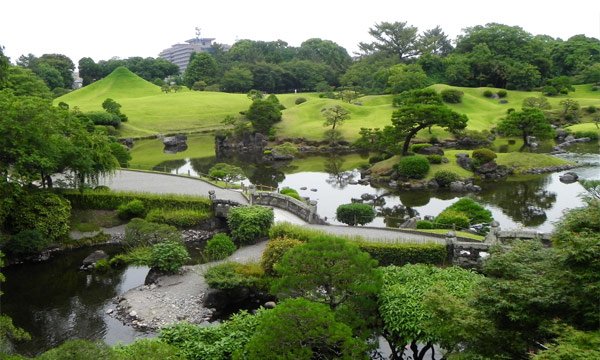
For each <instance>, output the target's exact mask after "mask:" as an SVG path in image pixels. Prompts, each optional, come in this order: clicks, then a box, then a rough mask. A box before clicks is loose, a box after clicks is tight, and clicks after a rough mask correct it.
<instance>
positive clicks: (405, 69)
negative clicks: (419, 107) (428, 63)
mask: <svg viewBox="0 0 600 360" xmlns="http://www.w3.org/2000/svg"><path fill="white" fill-rule="evenodd" d="M430 83H431V80H430V79H429V78H428V77H427V74H426V73H425V72H424V71H423V69H422V68H421V66H419V65H417V64H409V65H404V64H398V65H394V66H392V67H391V68H390V69H389V77H388V88H387V89H386V92H389V93H390V94H399V93H402V92H404V91H408V90H414V89H422V88H424V87H426V86H427V85H429V84H430Z"/></svg>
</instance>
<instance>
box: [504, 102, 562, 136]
mask: <svg viewBox="0 0 600 360" xmlns="http://www.w3.org/2000/svg"><path fill="white" fill-rule="evenodd" d="M498 131H499V132H501V133H502V134H504V135H505V136H521V137H522V138H523V143H524V144H525V145H529V140H528V138H529V136H535V137H537V138H539V139H547V138H550V137H552V135H553V134H554V131H553V130H552V127H551V126H550V123H549V121H548V120H547V119H546V116H545V115H544V113H543V112H542V111H541V110H540V109H537V108H530V107H526V108H523V110H522V111H513V112H511V113H509V114H508V115H507V116H506V118H505V119H503V120H502V121H500V122H499V123H498Z"/></svg>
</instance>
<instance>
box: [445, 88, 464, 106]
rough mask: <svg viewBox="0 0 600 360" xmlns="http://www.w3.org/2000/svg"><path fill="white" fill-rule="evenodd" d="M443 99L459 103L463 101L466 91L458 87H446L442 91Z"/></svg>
mask: <svg viewBox="0 0 600 360" xmlns="http://www.w3.org/2000/svg"><path fill="white" fill-rule="evenodd" d="M440 95H442V100H444V101H445V102H447V103H449V104H458V103H461V102H462V97H463V95H464V93H463V92H462V91H460V90H457V89H445V90H442V92H441V93H440Z"/></svg>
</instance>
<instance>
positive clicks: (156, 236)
mask: <svg viewBox="0 0 600 360" xmlns="http://www.w3.org/2000/svg"><path fill="white" fill-rule="evenodd" d="M163 241H173V242H181V233H180V232H179V231H178V230H177V229H176V228H175V227H173V226H171V225H165V224H157V223H153V222H148V221H145V220H143V219H137V218H135V219H132V220H131V221H130V222H129V224H127V226H126V227H125V236H124V238H123V244H124V245H125V246H129V247H137V246H149V245H153V244H156V243H159V242H163Z"/></svg>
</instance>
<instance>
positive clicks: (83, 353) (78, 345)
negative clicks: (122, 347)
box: [36, 340, 117, 360]
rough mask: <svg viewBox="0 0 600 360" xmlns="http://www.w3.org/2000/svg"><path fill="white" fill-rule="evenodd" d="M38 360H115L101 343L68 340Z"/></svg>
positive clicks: (112, 353) (113, 354) (108, 348)
mask: <svg viewBox="0 0 600 360" xmlns="http://www.w3.org/2000/svg"><path fill="white" fill-rule="evenodd" d="M36 359H39V360H89V359H107V360H116V359H117V357H116V355H115V353H114V352H113V350H112V349H111V348H110V347H109V346H108V345H106V344H105V343H103V342H92V341H89V340H68V341H66V342H64V343H63V344H61V345H60V346H58V347H56V348H54V349H51V350H48V351H46V352H45V353H43V354H41V355H40V356H38V357H37V358H36Z"/></svg>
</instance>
